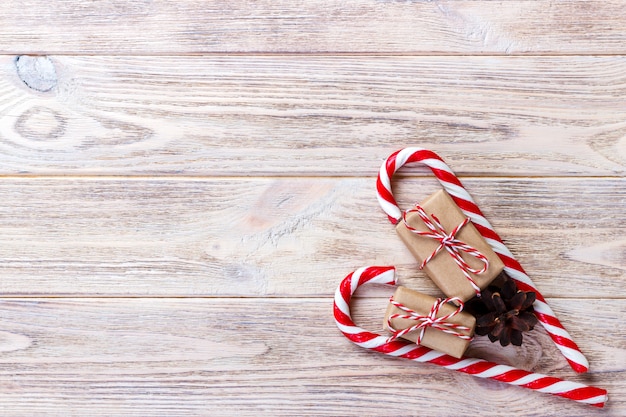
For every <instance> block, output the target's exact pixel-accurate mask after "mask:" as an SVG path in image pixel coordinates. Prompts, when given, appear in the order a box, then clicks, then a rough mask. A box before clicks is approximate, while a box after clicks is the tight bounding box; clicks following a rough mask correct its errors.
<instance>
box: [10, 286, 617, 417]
mask: <svg viewBox="0 0 626 417" xmlns="http://www.w3.org/2000/svg"><path fill="white" fill-rule="evenodd" d="M549 301H550V302H551V303H554V304H555V305H556V307H558V308H559V309H560V310H564V311H567V312H568V313H567V314H563V315H562V319H563V320H564V321H565V324H566V326H568V327H569V328H570V330H571V331H572V333H573V335H574V337H575V338H576V339H577V340H578V342H579V344H580V345H581V348H582V349H583V350H584V351H585V352H586V353H587V354H588V355H589V357H590V359H591V363H592V371H591V372H590V373H589V374H587V375H574V374H573V372H572V371H571V370H569V369H568V368H567V364H566V363H565V360H564V359H563V358H562V357H561V356H560V355H559V353H558V352H557V351H556V348H555V347H554V346H553V344H552V342H551V340H550V339H549V337H548V336H547V335H546V334H545V332H544V331H543V330H541V329H537V330H535V331H533V332H531V333H528V334H527V336H526V337H525V338H526V340H525V343H524V345H523V346H522V347H520V348H513V347H508V348H506V349H502V348H499V347H498V346H497V345H493V344H491V343H489V342H488V341H485V340H484V338H481V339H480V340H476V341H474V342H473V343H472V348H471V349H472V350H471V351H470V352H469V353H470V354H472V355H474V356H478V357H489V358H491V359H493V360H497V361H499V362H501V363H506V364H511V365H513V366H517V367H523V368H526V369H531V370H535V371H542V372H545V373H549V374H550V375H554V376H560V377H563V378H567V379H570V380H575V381H579V382H584V383H588V384H591V383H593V384H595V385H597V386H600V387H603V388H606V389H608V390H609V394H610V400H609V403H608V406H607V409H605V410H603V411H599V410H595V409H593V408H591V407H589V406H586V405H580V404H576V403H573V402H571V401H567V400H563V399H559V398H554V397H552V396H550V395H546V394H540V393H536V392H532V391H530V390H526V389H522V388H518V387H511V386H507V385H504V384H500V383H497V382H490V381H482V380H478V379H476V378H475V377H472V376H469V375H462V374H460V373H457V372H453V371H447V370H444V369H440V368H438V367H436V366H433V365H423V364H415V363H411V362H409V361H406V360H401V359H396V358H390V357H385V356H384V355H381V354H376V353H373V352H368V351H366V350H364V349H361V348H358V347H357V346H355V345H352V344H350V342H348V341H347V340H346V339H345V338H344V337H343V336H342V335H341V334H340V333H339V331H338V330H337V329H336V328H335V325H334V323H333V320H332V316H331V314H330V306H331V303H332V298H323V299H270V300H243V299H185V300H175V299H116V300H102V299H91V300H84V299H67V300H50V299H23V300H3V301H1V302H0V317H1V322H2V331H1V332H0V348H1V354H0V375H2V379H3V384H2V395H0V409H2V410H3V412H4V413H5V414H6V415H11V416H32V415H33V413H41V414H43V415H49V414H50V413H52V414H54V413H61V414H63V415H76V416H80V415H89V416H110V415H133V416H134V415H141V416H153V415H161V416H162V415H168V416H174V415H175V416H179V415H185V416H187V415H212V416H213V415H220V416H221V415H234V414H236V415H272V416H294V415H346V416H357V415H358V416H363V415H404V414H406V413H407V410H420V413H421V414H422V415H429V416H450V415H484V416H501V415H502V410H504V409H506V410H507V413H510V414H511V415H515V416H521V417H525V416H539V415H541V416H556V415H564V414H565V415H583V414H584V415H589V416H593V415H602V416H621V415H624V412H626V401H625V398H626V389H625V387H624V384H623V381H624V378H625V377H626V369H625V367H624V366H625V364H626V360H625V359H626V350H625V348H624V343H623V341H624V338H625V337H626V333H624V327H623V326H621V325H620V323H623V321H624V319H626V316H625V314H626V312H625V311H624V309H623V306H624V300H623V299H619V300H586V299H571V298H567V299H558V300H549ZM385 305H386V299H383V298H380V299H367V300H363V299H361V300H358V301H357V302H356V305H355V306H354V311H355V314H354V316H355V318H356V320H357V322H358V323H360V324H361V325H362V326H364V327H367V328H372V327H373V328H372V330H374V329H377V328H380V326H381V323H380V320H381V317H382V316H383V312H384V308H385ZM599 311H601V312H602V314H595V312H599ZM592 312H593V313H592ZM591 317H593V331H592V330H591V329H590V326H591V324H590V322H589V320H588V319H589V318H591ZM453 393H454V395H455V397H454V401H450V396H451V395H452V394H453Z"/></svg>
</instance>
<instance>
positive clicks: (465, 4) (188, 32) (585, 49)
mask: <svg viewBox="0 0 626 417" xmlns="http://www.w3.org/2000/svg"><path fill="white" fill-rule="evenodd" d="M6 3H7V4H5V5H4V7H3V10H2V13H1V14H0V28H2V30H1V32H0V45H1V49H0V50H1V51H3V52H4V53H33V52H36V53H55V54H56V53H68V54H150V53H159V54H180V53H195V54H198V53H208V52H299V53H302V52H385V53H397V52H410V53H422V54H433V53H435V54H485V53H488V54H523V53H534V54H538V53H544V54H545V53H549V54H581V53H583V54H623V53H624V51H626V49H625V48H624V45H625V41H626V32H625V31H624V27H626V20H625V18H624V13H623V11H624V9H623V3H622V2H621V1H619V0H606V1H597V0H593V1H590V0H573V1H565V2H556V3H555V2H552V1H548V0H541V1H523V0H516V1H507V2H501V3H497V4H495V5H494V3H493V2H491V1H488V0H480V1H474V0H462V1H437V2H404V1H384V2H363V1H357V0H327V1H322V2H320V1H318V2H308V1H303V0H280V1H269V0H263V1H237V2H228V3H210V4H207V3H206V2H204V1H200V0H180V1H176V2H170V1H165V0H159V1H152V0H150V1H148V0H144V1H134V2H124V1H115V2H105V3H89V2H87V3H86V2H84V1H81V0H68V1H62V2H44V1H42V0H22V1H19V2H6Z"/></svg>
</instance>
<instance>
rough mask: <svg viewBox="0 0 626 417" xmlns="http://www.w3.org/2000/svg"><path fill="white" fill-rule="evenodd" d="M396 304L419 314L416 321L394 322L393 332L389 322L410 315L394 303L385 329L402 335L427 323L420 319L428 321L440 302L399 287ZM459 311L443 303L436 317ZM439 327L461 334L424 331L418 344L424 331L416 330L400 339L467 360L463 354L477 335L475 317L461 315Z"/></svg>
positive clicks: (415, 315)
mask: <svg viewBox="0 0 626 417" xmlns="http://www.w3.org/2000/svg"><path fill="white" fill-rule="evenodd" d="M392 300H393V301H395V302H396V303H399V304H400V305H401V306H403V307H406V308H409V309H411V310H413V311H414V312H415V313H416V314H414V315H413V316H412V317H413V318H410V319H406V318H399V317H397V318H392V319H391V325H392V327H393V329H390V328H389V318H390V317H392V315H394V314H399V315H409V314H408V313H407V312H406V311H403V310H402V309H400V308H399V307H397V306H395V305H394V304H393V303H390V304H389V306H388V307H387V312H386V313H385V323H384V326H385V328H386V329H388V330H391V331H392V332H393V330H394V329H395V331H401V330H403V329H408V328H410V327H412V326H416V325H419V324H421V323H423V322H424V320H423V319H420V318H419V317H424V318H426V317H428V316H429V313H430V312H431V309H432V307H433V305H434V304H435V303H436V302H437V301H438V300H437V299H436V298H433V297H431V296H429V295H426V294H422V293H419V292H417V291H413V290H410V289H408V288H406V287H398V288H397V289H396V292H395V293H394V295H393V298H392ZM456 310H457V307H456V306H454V305H452V304H450V303H443V304H442V305H441V307H440V309H439V311H438V312H437V314H436V315H435V317H436V318H442V317H445V316H447V315H450V314H452V313H454V312H455V311H456ZM439 325H441V326H442V327H443V328H445V329H447V330H448V331H452V332H455V333H457V334H453V333H446V332H444V331H442V330H440V329H438V328H436V327H432V326H425V327H424V333H423V337H422V338H421V340H418V338H419V337H420V333H421V331H422V330H421V329H417V330H413V331H410V332H408V333H406V334H399V333H398V334H399V337H402V338H403V339H406V340H410V341H412V342H419V345H421V346H426V347H429V348H431V349H434V350H437V351H439V352H443V353H446V354H448V355H450V356H454V357H455V358H460V357H461V356H463V353H464V352H465V350H466V349H467V347H468V346H469V343H470V341H471V338H472V337H473V335H474V327H475V326H476V319H475V318H474V316H472V315H471V314H469V313H465V312H460V313H457V314H456V315H453V316H452V317H450V318H447V319H445V321H444V322H443V323H439ZM456 326H462V327H460V328H459V327H456ZM459 336H462V337H459Z"/></svg>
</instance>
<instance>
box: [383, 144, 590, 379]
mask: <svg viewBox="0 0 626 417" xmlns="http://www.w3.org/2000/svg"><path fill="white" fill-rule="evenodd" d="M412 162H420V163H422V164H425V165H426V166H428V167H429V168H430V169H431V170H432V172H433V174H434V175H435V177H436V178H437V179H438V180H439V182H440V183H441V185H442V186H443V188H444V189H445V190H446V191H447V192H448V194H450V196H451V197H452V199H453V200H454V202H455V203H456V204H457V206H459V208H460V209H461V211H462V212H463V213H464V214H465V215H466V216H467V217H469V218H470V219H471V221H472V223H473V224H474V226H475V227H476V229H477V230H478V232H479V233H480V234H481V235H482V236H483V237H484V238H485V240H486V241H487V243H488V244H489V245H490V246H491V247H492V249H493V251H494V252H495V253H496V254H498V256H499V257H500V259H502V262H503V263H504V265H505V267H504V271H505V272H506V273H507V274H508V275H509V276H510V277H511V278H513V279H514V280H515V281H516V283H517V286H518V288H519V289H520V290H522V291H534V292H535V293H536V294H537V299H536V301H535V303H534V304H533V307H534V309H535V315H536V316H537V318H538V319H539V322H540V323H541V324H542V325H543V327H544V328H545V329H546V331H547V332H548V334H549V335H550V337H551V338H552V340H553V341H554V343H555V344H556V346H557V348H559V350H560V351H561V353H562V354H563V356H564V357H565V359H567V361H568V362H569V364H570V366H571V367H572V368H573V369H574V370H575V371H576V372H587V370H588V369H589V362H588V361H587V359H586V358H585V357H584V355H583V354H582V353H581V351H580V349H579V348H578V346H577V345H576V343H574V341H573V340H572V337H571V336H570V335H569V333H568V332H567V331H566V330H565V328H564V327H563V325H562V324H561V322H560V321H559V319H558V318H557V317H556V315H555V314H554V311H552V309H551V308H550V306H548V304H547V303H546V300H545V298H544V297H543V295H542V294H541V293H540V292H539V291H538V290H537V287H535V285H534V284H533V282H532V281H531V280H530V277H529V276H528V275H527V274H526V272H525V271H524V269H523V268H522V266H521V265H520V264H519V262H518V261H517V260H516V259H515V258H514V257H513V254H511V252H510V251H509V250H508V248H507V247H506V246H505V245H504V243H502V239H501V238H500V236H499V235H498V234H497V233H496V231H495V230H494V229H493V227H492V226H491V224H489V222H488V221H487V219H485V217H484V216H483V214H482V212H481V211H480V209H479V208H478V206H477V205H476V203H475V202H474V200H473V199H472V197H471V196H470V195H469V193H468V192H467V190H466V189H465V187H464V186H463V184H461V182H460V181H459V179H458V178H457V176H456V175H455V174H454V173H453V172H452V170H451V169H450V167H448V165H447V164H446V163H445V162H444V161H443V160H442V159H441V157H439V155H437V154H436V153H434V152H432V151H430V150H427V149H423V148H416V147H415V148H405V149H401V150H399V151H396V152H394V153H393V154H391V155H390V156H389V157H388V158H387V159H386V160H385V162H384V163H383V164H382V166H381V168H380V172H379V174H378V179H377V181H376V191H377V198H378V202H379V203H380V206H381V207H382V209H383V211H384V212H385V213H386V214H387V216H388V217H389V220H390V221H391V223H393V224H397V223H398V222H399V221H400V220H401V219H402V211H401V210H400V208H399V207H398V203H397V202H396V200H395V198H394V197H393V193H392V191H391V177H392V176H393V174H394V173H395V172H396V171H398V170H399V169H400V168H401V167H402V166H404V165H405V164H408V163H412Z"/></svg>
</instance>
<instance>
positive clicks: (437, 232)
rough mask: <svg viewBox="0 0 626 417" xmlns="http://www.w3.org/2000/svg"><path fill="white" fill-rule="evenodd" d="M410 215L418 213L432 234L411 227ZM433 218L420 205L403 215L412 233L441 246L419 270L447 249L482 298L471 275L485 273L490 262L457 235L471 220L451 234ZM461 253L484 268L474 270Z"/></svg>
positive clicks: (433, 216) (468, 219) (460, 225)
mask: <svg viewBox="0 0 626 417" xmlns="http://www.w3.org/2000/svg"><path fill="white" fill-rule="evenodd" d="M410 213H417V215H418V216H419V217H420V218H421V219H422V221H423V222H424V224H425V225H426V227H428V229H429V230H430V232H422V231H420V230H417V229H415V228H414V227H413V226H411V225H410V224H409V222H408V221H407V219H406V216H407V215H408V214H410ZM431 216H432V221H431V219H430V217H428V215H427V214H426V212H425V211H424V209H423V208H422V207H421V206H420V205H419V204H416V205H415V208H412V209H409V210H405V211H404V212H403V213H402V220H403V222H404V225H405V226H406V228H407V229H409V230H410V231H411V232H412V233H415V234H416V235H418V236H424V237H427V238H431V239H435V240H437V241H438V242H439V246H437V248H436V249H435V250H434V251H433V253H431V254H430V255H429V256H428V257H427V258H426V259H424V261H423V262H422V264H421V265H420V267H419V268H420V269H423V268H424V267H425V266H426V264H427V263H428V262H430V261H431V260H432V259H433V258H434V257H435V256H437V254H438V253H439V252H440V251H441V250H442V249H445V250H446V251H447V252H448V253H449V254H450V256H452V259H454V262H456V264H457V265H458V266H459V268H461V271H463V276H465V278H467V280H468V281H469V283H470V284H471V286H472V288H473V289H474V291H476V295H477V296H478V297H480V287H479V286H478V285H477V284H476V281H474V279H473V278H472V276H471V275H470V273H471V274H482V273H483V272H485V271H486V270H487V269H488V268H489V260H488V259H487V257H486V256H485V255H483V254H482V253H481V252H480V251H479V250H478V249H476V248H475V247H473V246H470V245H468V244H467V243H465V242H463V241H461V240H459V239H457V238H456V235H457V233H459V231H460V230H461V229H462V228H463V227H464V226H466V225H467V224H468V223H469V222H470V218H469V217H466V218H465V220H463V221H462V222H461V223H460V224H459V225H458V226H456V227H455V228H454V229H453V230H452V231H451V232H450V233H446V230H445V229H444V227H443V226H442V225H441V222H439V219H438V218H437V216H435V215H434V214H432V215H431ZM461 251H462V252H465V253H467V254H468V255H470V256H473V257H474V258H476V259H478V260H479V261H480V262H482V264H483V267H482V268H480V269H478V268H472V267H471V266H470V265H469V264H468V263H467V262H466V261H465V259H463V257H462V256H461Z"/></svg>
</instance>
